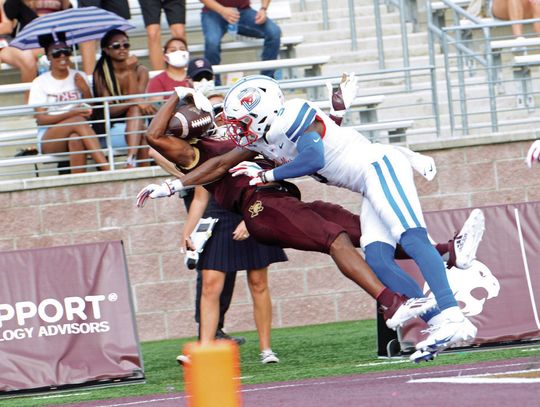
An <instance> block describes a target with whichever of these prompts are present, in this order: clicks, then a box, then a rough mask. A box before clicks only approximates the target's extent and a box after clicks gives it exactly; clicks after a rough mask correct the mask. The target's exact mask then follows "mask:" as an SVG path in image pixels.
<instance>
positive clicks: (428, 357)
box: [409, 350, 439, 363]
mask: <svg viewBox="0 0 540 407" xmlns="http://www.w3.org/2000/svg"><path fill="white" fill-rule="evenodd" d="M438 354H439V352H438V351H429V350H417V351H416V352H414V353H413V354H412V355H411V356H409V360H410V361H411V362H414V363H420V362H430V361H432V360H433V359H435V358H436V357H437V355H438Z"/></svg>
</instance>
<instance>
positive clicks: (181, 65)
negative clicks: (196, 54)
mask: <svg viewBox="0 0 540 407" xmlns="http://www.w3.org/2000/svg"><path fill="white" fill-rule="evenodd" d="M163 54H164V55H163V56H162V59H163V60H164V62H165V70H164V71H163V72H161V73H160V74H159V75H157V76H155V77H153V78H152V79H150V81H149V82H148V87H147V88H146V92H147V93H157V92H168V91H171V90H173V89H174V88H176V87H177V86H184V87H188V88H190V87H191V80H190V79H189V77H188V74H187V70H186V66H187V64H188V61H189V51H188V47H187V43H186V40H184V39H183V38H177V37H172V38H169V39H168V40H167V42H166V43H165V46H164V47H163ZM149 99H150V100H163V99H164V98H163V97H161V96H153V97H151V98H149Z"/></svg>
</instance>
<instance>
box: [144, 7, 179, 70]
mask: <svg viewBox="0 0 540 407" xmlns="http://www.w3.org/2000/svg"><path fill="white" fill-rule="evenodd" d="M139 4H140V6H141V13H142V17H143V20H144V26H145V27H146V33H147V36H148V37H147V39H148V53H149V57H150V63H151V64H152V68H153V69H154V70H162V69H164V68H165V63H164V61H163V50H162V48H161V10H162V9H163V11H165V15H166V16H167V23H168V24H169V29H170V30H171V36H172V37H175V38H185V36H186V30H185V28H186V0H139Z"/></svg>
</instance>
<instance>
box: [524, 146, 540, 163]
mask: <svg viewBox="0 0 540 407" xmlns="http://www.w3.org/2000/svg"><path fill="white" fill-rule="evenodd" d="M534 161H540V140H536V141H535V142H534V143H532V144H531V146H530V147H529V151H527V158H526V159H525V163H526V164H527V166H528V167H529V168H532V165H533V162H534Z"/></svg>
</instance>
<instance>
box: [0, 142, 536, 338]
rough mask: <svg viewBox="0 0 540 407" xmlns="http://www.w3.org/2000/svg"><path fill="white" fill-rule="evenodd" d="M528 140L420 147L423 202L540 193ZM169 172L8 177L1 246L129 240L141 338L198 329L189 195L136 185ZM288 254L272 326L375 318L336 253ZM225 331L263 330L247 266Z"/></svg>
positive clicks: (338, 193) (459, 202)
mask: <svg viewBox="0 0 540 407" xmlns="http://www.w3.org/2000/svg"><path fill="white" fill-rule="evenodd" d="M488 142H489V143H490V144H487V143H488ZM492 143H495V144H492ZM529 144H530V141H519V140H518V141H509V137H506V138H504V137H501V138H496V137H491V138H485V137H484V138H481V139H465V140H464V139H461V140H452V141H445V142H442V141H441V142H437V143H430V144H422V145H416V146H413V148H414V149H415V150H423V152H425V153H427V154H430V155H432V156H433V157H434V158H435V161H436V163H437V167H438V175H437V177H436V178H435V180H433V181H432V182H427V181H425V180H423V179H422V178H420V177H417V185H418V190H419V193H420V195H421V199H422V203H423V207H424V209H425V210H427V211H429V210H439V209H451V208H462V207H474V206H483V205H491V204H501V203H511V202H523V201H534V200H540V166H538V168H535V169H533V170H529V169H528V168H527V167H526V166H525V165H524V163H523V158H524V156H525V154H526V151H527V148H528V146H529ZM161 179H163V173H162V172H161V171H160V170H158V169H156V168H152V169H136V170H133V171H125V172H122V171H120V172H118V173H115V174H106V173H90V174H80V175H73V176H70V175H68V176H66V175H64V176H58V177H50V178H46V179H39V178H35V179H28V180H24V181H9V182H4V183H0V230H1V231H2V234H1V236H0V250H13V249H23V248H31V247H50V246H58V245H66V244H75V243H84V242H94V241H103V240H115V239H121V240H123V241H124V245H125V249H126V254H127V260H128V268H129V275H130V279H131V285H132V289H133V294H134V300H135V307H136V314H137V323H138V329H139V333H140V337H141V339H142V340H156V339H164V338H174V337H187V336H193V335H195V333H196V325H195V323H194V320H193V303H194V292H195V278H194V277H195V274H194V272H193V271H191V270H188V269H187V268H185V267H184V266H183V258H182V255H181V254H180V252H179V249H178V248H179V244H180V231H181V228H182V226H183V222H184V219H185V210H184V208H183V203H182V201H181V200H180V199H178V198H177V197H172V198H169V199H161V200H157V201H153V202H149V204H147V206H146V207H145V208H144V209H137V208H136V207H135V196H136V194H137V192H138V191H139V190H140V189H141V188H142V187H143V186H145V185H146V184H148V183H151V182H159V181H161ZM297 185H298V186H299V187H300V189H301V190H302V193H303V198H304V200H306V201H310V200H315V199H324V200H328V201H333V202H337V203H340V204H342V205H343V206H345V207H347V208H348V209H350V210H353V211H358V210H359V208H360V205H361V202H360V197H359V196H358V195H357V194H353V193H351V192H349V191H346V190H344V189H338V188H334V187H328V186H324V185H322V184H319V183H316V182H315V181H313V180H311V179H309V178H303V179H301V180H298V182H297ZM453 232H454V231H449V234H450V233H453ZM287 254H288V256H289V261H288V262H286V263H281V264H277V265H273V266H272V267H271V271H270V287H271V293H272V298H273V308H274V323H273V326H274V327H283V326H296V325H306V324H316V323H324V322H332V321H345V320H357V319H366V318H373V317H374V316H375V304H374V301H373V300H372V299H371V298H369V297H368V296H367V295H366V294H365V293H364V292H363V291H362V290H361V289H359V288H357V287H356V286H355V285H353V284H352V283H350V282H349V281H348V280H347V279H346V278H345V277H343V276H342V275H341V274H340V273H339V271H338V270H337V269H336V268H335V266H334V265H333V263H332V261H331V259H330V257H329V256H326V255H323V254H318V253H307V252H299V251H295V250H287ZM226 329H227V330H228V331H231V332H232V331H238V330H254V329H255V325H254V322H253V318H252V307H251V299H250V295H249V291H248V289H247V283H246V279H245V273H244V272H241V273H239V276H238V279H237V286H236V291H235V296H234V300H233V305H232V307H231V309H230V311H229V313H228V315H227V321H226Z"/></svg>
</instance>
